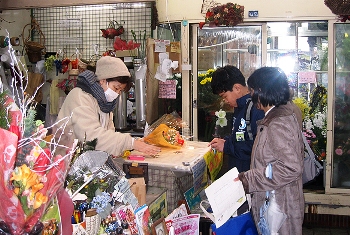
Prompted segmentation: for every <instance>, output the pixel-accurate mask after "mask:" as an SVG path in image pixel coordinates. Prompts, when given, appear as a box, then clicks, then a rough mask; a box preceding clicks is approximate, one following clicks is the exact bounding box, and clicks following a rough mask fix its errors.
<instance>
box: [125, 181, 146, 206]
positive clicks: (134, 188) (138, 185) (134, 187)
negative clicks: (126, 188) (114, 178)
mask: <svg viewBox="0 0 350 235" xmlns="http://www.w3.org/2000/svg"><path fill="white" fill-rule="evenodd" d="M128 181H129V184H130V190H131V192H132V193H133V194H134V195H135V197H136V198H137V200H138V202H139V205H140V206H142V205H144V204H146V184H145V179H144V178H143V177H142V178H131V179H128Z"/></svg>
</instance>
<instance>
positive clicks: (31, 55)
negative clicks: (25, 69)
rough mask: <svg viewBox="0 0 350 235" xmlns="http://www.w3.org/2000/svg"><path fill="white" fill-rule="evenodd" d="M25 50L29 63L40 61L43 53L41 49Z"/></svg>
mask: <svg viewBox="0 0 350 235" xmlns="http://www.w3.org/2000/svg"><path fill="white" fill-rule="evenodd" d="M26 52H27V56H28V60H29V62H30V63H36V62H38V61H40V60H41V58H42V55H43V54H42V52H41V51H32V50H29V49H28V50H26Z"/></svg>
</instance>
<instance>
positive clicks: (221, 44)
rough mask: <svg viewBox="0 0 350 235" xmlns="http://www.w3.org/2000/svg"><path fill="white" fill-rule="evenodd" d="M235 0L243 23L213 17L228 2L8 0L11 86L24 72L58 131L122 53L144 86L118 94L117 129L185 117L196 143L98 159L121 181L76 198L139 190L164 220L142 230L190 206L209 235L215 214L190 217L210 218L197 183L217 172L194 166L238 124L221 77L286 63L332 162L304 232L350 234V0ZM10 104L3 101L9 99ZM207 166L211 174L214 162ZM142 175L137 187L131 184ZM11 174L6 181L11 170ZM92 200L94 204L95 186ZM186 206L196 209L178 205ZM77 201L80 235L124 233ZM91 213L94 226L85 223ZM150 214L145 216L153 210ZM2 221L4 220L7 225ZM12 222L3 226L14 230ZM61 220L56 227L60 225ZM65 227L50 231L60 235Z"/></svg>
mask: <svg viewBox="0 0 350 235" xmlns="http://www.w3.org/2000/svg"><path fill="white" fill-rule="evenodd" d="M233 3H234V4H232V5H230V6H233V7H235V11H234V13H232V14H233V18H234V20H231V21H230V18H229V17H230V15H228V16H225V14H226V13H227V12H226V13H225V12H221V14H222V16H225V17H222V18H220V17H214V16H213V15H210V14H207V12H209V11H210V9H213V8H215V7H218V6H223V5H225V4H231V3H228V2H227V1H224V0H217V1H214V0H191V1H188V0H165V1H162V0H157V1H151V0H143V1H137V0H114V1H109V0H80V1H77V0H70V1H68V0H61V1H59V2H55V1H51V0H50V1H47V0H46V1H45V0H35V1H34V0H17V1H8V0H0V56H1V57H0V59H1V62H0V77H1V81H2V84H3V86H4V87H5V86H8V87H11V84H12V80H14V79H17V80H18V79H19V80H21V79H25V80H26V81H27V84H26V85H25V89H22V90H21V92H22V93H24V94H29V95H31V96H32V98H33V99H34V101H33V102H35V103H36V105H35V115H36V119H39V120H40V121H42V122H41V124H43V126H45V127H50V126H52V125H54V124H55V119H56V117H57V114H58V111H59V109H60V107H61V105H62V103H63V101H64V99H65V97H66V95H67V94H68V93H69V91H70V90H71V89H72V88H74V86H75V85H76V81H77V77H78V74H79V73H80V72H81V71H84V70H85V69H87V68H89V67H90V68H93V67H94V66H95V64H96V61H97V60H98V59H99V58H101V57H102V56H114V57H119V58H121V59H122V60H123V61H124V63H125V64H126V65H127V67H128V68H129V70H130V72H131V74H132V76H133V82H134V83H133V87H132V88H131V89H130V90H129V91H128V92H123V93H122V94H121V95H120V97H119V99H118V103H117V107H116V109H115V111H114V124H115V127H116V131H120V132H125V133H130V135H132V136H135V137H143V136H144V135H145V133H146V131H147V130H149V128H148V126H151V127H153V125H151V124H155V123H157V122H158V121H160V120H161V121H163V120H164V119H167V118H174V117H175V118H178V117H180V118H181V127H180V129H179V131H180V132H181V134H182V136H183V139H184V140H185V141H186V142H187V143H186V146H187V148H186V149H184V150H181V151H174V150H166V151H162V152H164V153H163V154H164V155H167V157H166V158H165V157H164V159H165V160H163V159H162V158H161V157H162V156H161V157H158V158H152V159H144V158H143V159H140V158H136V159H133V160H130V159H129V158H127V156H119V158H116V159H113V161H112V162H113V163H111V162H110V156H104V157H103V159H104V162H93V164H95V165H99V166H100V167H101V168H102V166H104V167H107V168H108V169H109V170H110V171H112V172H114V173H113V174H116V175H117V177H114V178H115V179H109V178H108V177H105V178H104V179H103V180H101V179H100V181H98V183H96V182H94V180H92V178H91V179H90V180H86V179H85V182H84V180H83V183H81V182H80V184H79V187H80V188H79V187H78V188H79V189H77V188H76V190H77V191H76V193H79V195H80V193H81V192H82V191H84V190H85V189H86V188H87V187H84V186H86V185H90V186H89V188H90V189H94V190H95V191H96V189H97V188H99V187H100V185H105V188H107V187H108V185H111V184H114V185H118V187H115V189H116V188H118V190H120V192H123V193H120V192H115V191H114V193H116V195H117V196H116V195H114V196H115V197H117V198H120V197H121V196H118V195H119V194H118V193H120V194H121V195H123V194H124V193H125V194H126V192H127V191H131V192H130V197H133V198H135V197H136V201H138V203H139V204H140V205H143V204H145V205H148V209H149V211H150V217H152V220H153V224H152V225H150V226H149V229H148V231H142V232H141V231H139V233H138V234H163V233H161V232H162V230H166V231H167V229H169V227H168V224H167V223H166V222H167V218H168V216H175V215H174V214H175V213H180V214H182V213H183V214H187V216H188V217H187V221H188V222H187V223H194V222H192V221H195V220H196V221H199V222H198V224H199V227H198V231H197V232H198V233H186V234H199V233H201V234H203V235H204V234H210V220H208V219H207V218H205V216H203V215H202V216H199V217H198V218H192V217H190V215H191V213H192V214H196V213H199V214H201V209H200V208H199V202H200V201H201V199H202V198H201V197H204V196H205V195H203V194H204V190H203V189H204V187H205V185H203V182H202V183H201V182H200V183H199V185H198V184H197V183H198V182H197V181H198V179H201V180H202V181H203V178H205V177H206V174H204V173H203V171H201V173H198V172H197V171H196V172H195V173H194V169H199V168H200V169H203V166H202V165H201V164H202V163H203V162H204V161H203V160H202V159H203V156H204V155H205V154H206V153H207V151H208V147H207V142H210V141H211V139H212V138H213V136H218V137H224V136H225V135H227V134H230V131H231V129H232V123H230V122H227V120H230V118H231V117H232V112H233V111H232V109H231V108H230V107H226V105H225V104H223V102H222V100H221V99H220V97H219V96H217V95H214V94H212V92H211V87H210V81H211V74H212V73H213V71H215V69H216V68H218V67H222V66H225V65H227V64H231V65H234V66H236V67H238V68H239V69H240V70H241V71H242V73H243V74H244V76H245V77H246V78H248V77H249V76H250V75H251V74H252V72H253V71H254V70H255V69H257V68H260V67H262V66H275V67H280V68H281V69H282V70H283V71H284V72H285V73H286V74H287V76H288V80H289V85H290V87H291V88H292V91H293V101H294V102H295V103H296V104H297V105H298V106H299V108H300V109H301V110H302V113H303V125H304V134H305V136H306V137H307V139H308V141H309V143H310V146H312V150H313V151H314V152H315V154H316V156H317V161H318V162H319V163H320V164H321V165H322V167H323V169H322V170H321V172H320V174H319V175H318V176H317V177H316V178H315V179H314V180H313V181H311V182H309V183H306V184H304V196H305V217H304V227H305V228H304V229H303V234H304V233H305V234H318V233H317V232H319V233H321V232H322V233H324V234H332V231H333V233H334V234H350V229H349V228H350V210H349V209H350V200H349V197H350V180H349V179H350V126H349V125H348V123H349V121H348V120H349V119H348V118H347V117H349V110H348V109H347V108H348V107H349V108H350V99H349V97H350V86H349V84H350V76H349V75H350V72H349V70H348V69H350V36H349V35H350V24H348V21H349V20H350V2H349V1H347V0H346V1H344V0H325V1H317V2H315V1H302V0H295V1H293V2H290V1H289V2H287V1H281V0H266V1H249V0H239V1H237V2H233ZM270 6H273V7H270ZM227 19H229V20H227ZM347 43H349V45H348V44H347ZM14 56H15V58H16V59H14ZM14 62H15V64H14ZM16 65H18V66H17V67H16ZM14 67H15V68H16V69H14ZM348 67H349V68H348ZM20 71H22V72H20ZM23 74H24V75H23ZM22 88H23V87H22ZM348 88H349V90H348ZM17 92H18V91H17ZM18 95H19V94H17V96H18ZM19 96H20V95H19ZM0 99H1V102H4V97H3V96H1V97H0ZM21 104H22V105H25V104H26V103H25V102H23V103H21ZM1 108H3V105H1ZM24 110H26V109H24ZM219 110H223V111H225V112H226V117H224V118H226V119H225V120H226V122H223V124H219V125H218V122H217V121H218V116H216V115H215V113H217V111H219ZM27 111H28V112H29V111H30V110H27ZM1 115H3V114H1ZM0 118H1V117H0ZM219 118H220V117H219ZM0 121H3V120H2V119H1V120H0ZM38 126H39V125H38ZM218 126H220V128H218ZM2 135H3V134H2ZM5 138H6V136H5ZM85 144H86V143H85ZM348 147H349V149H348ZM2 148H3V147H2V146H0V149H2ZM209 150H210V148H209ZM126 154H130V153H126V152H125V153H124V155H126ZM83 155H84V154H81V155H80V156H79V157H81V156H83ZM92 156H93V155H92ZM187 156H190V158H188V159H187ZM85 157H86V158H87V157H91V156H88V154H86V155H85ZM72 159H74V157H73V158H72ZM223 159H224V160H223V162H221V164H222V166H221V165H220V167H218V166H216V167H217V168H218V171H219V172H216V177H217V178H218V177H220V176H222V175H223V174H224V173H225V172H226V171H227V170H228V169H227V163H226V162H225V158H223ZM77 162H79V161H77ZM79 164H86V163H84V161H80V162H79ZM72 165H73V166H74V164H73V162H72ZM111 165H112V166H111ZM113 166H114V167H113ZM79 167H80V168H81V165H79V166H77V168H74V167H72V168H71V169H73V171H75V170H77V169H78V168H79ZM85 167H88V166H85ZM89 167H91V166H89ZM204 168H205V172H206V171H207V168H206V165H205V162H204ZM22 170H23V171H25V169H22ZM71 171H72V170H71ZM71 171H69V172H71ZM0 173H1V172H0ZM210 173H212V172H210ZM125 174H126V176H128V180H127V181H126V182H125V181H124V179H125V177H124V175H125ZM96 175H97V174H95V176H94V177H96ZM210 176H212V175H210ZM69 177H71V179H70V180H73V179H72V174H71V173H69V174H67V176H66V181H67V180H68V178H69ZM132 179H134V180H135V182H133V183H130V182H131V181H132ZM213 179H215V177H214V178H213ZM0 180H2V181H4V180H6V176H5V177H2V176H1V174H0ZM138 180H140V181H138ZM211 180H212V179H209V180H208V182H210V181H211ZM102 181H103V182H102ZM136 181H137V182H136ZM208 182H206V183H208ZM77 183H79V182H77ZM129 184H130V185H129ZM135 184H136V185H141V186H140V187H139V186H137V187H136V186H135ZM0 186H1V185H0ZM5 186H6V184H5ZM66 186H67V185H66ZM62 187H63V186H62ZM44 188H45V186H44ZM135 188H136V189H135ZM191 190H192V191H191ZM78 191H79V192H78ZM86 191H89V190H86ZM89 193H90V194H91V192H86V194H89ZM75 196H76V195H75ZM103 196H104V194H101V195H100V199H101V198H102V199H101V200H102V201H103V200H105V199H103ZM125 197H126V196H125ZM125 197H124V196H123V200H124V199H125ZM0 198H1V197H0ZM88 198H89V199H92V198H94V200H95V199H96V197H94V192H93V193H92V195H89V196H88ZM79 200H81V199H79ZM79 200H76V201H79ZM96 200H97V199H96ZM125 200H127V199H125ZM130 200H135V199H130ZM183 202H185V204H183V205H185V208H183V207H182V206H179V205H182V204H181V203H183ZM95 203H96V202H95ZM99 203H101V201H100V202H99ZM107 204H108V203H107ZM131 204H132V203H131ZM109 205H110V204H109ZM113 206H114V205H113ZM76 207H77V208H75V211H77V214H74V215H73V216H72V217H73V218H74V221H73V220H72V223H73V224H75V225H74V226H73V230H74V232H75V233H74V234H123V233H117V232H118V231H117V230H116V229H117V228H119V227H120V226H121V227H123V224H121V225H120V226H119V227H118V226H115V224H116V223H115V218H113V216H111V215H99V217H98V218H99V219H97V218H96V210H95V211H94V212H93V213H92V214H90V216H88V215H87V214H88V213H87V212H88V211H89V210H87V209H86V207H88V206H87V205H86V203H83V202H79V203H77V206H76ZM124 207H125V208H123V209H120V211H118V212H115V213H114V214H118V216H122V215H121V214H123V213H124V215H126V214H127V213H128V209H129V210H130V207H128V206H127V205H126V206H125V205H124ZM140 208H141V207H140ZM27 209H28V208H27ZM131 209H132V208H131ZM122 210H124V212H123V211H122ZM81 211H84V217H85V218H86V221H84V222H85V223H89V224H90V228H89V229H87V227H88V226H86V224H85V225H84V226H82V225H81V223H82V222H83V221H82V219H81V218H78V217H79V216H81V215H80V214H81ZM106 211H107V210H105V211H104V212H106ZM85 212H86V213H85ZM108 212H110V211H108ZM139 213H140V214H141V213H143V214H145V212H144V210H143V208H141V210H139ZM41 214H42V212H41ZM119 214H120V215H119ZM45 215H47V214H45ZM97 215H98V213H97ZM101 216H102V219H101ZM115 216H116V215H115ZM118 216H116V217H118ZM126 217H128V216H126ZM2 219H3V218H1V216H0V223H1V221H2ZM69 219H70V218H69ZM57 220H59V219H57ZM173 220H174V221H175V218H173ZM87 221H88V222H87ZM113 221H114V222H113ZM13 223H14V222H13ZM56 223H57V222H56ZM177 223H181V221H177ZM58 224H59V223H58ZM174 224H176V223H175V222H174ZM112 225H114V227H113V226H112ZM129 225H130V227H129V228H128V226H125V227H126V228H125V227H123V229H124V234H135V233H134V232H133V231H132V229H133V228H132V223H131V222H130V224H129ZM1 226H3V225H0V231H2V230H3V231H4V232H6V228H3V227H1ZM50 226H51V227H52V226H56V224H49V227H50ZM134 226H135V228H134V229H136V227H137V225H134ZM51 227H50V228H49V230H50V229H51V230H52V231H53V230H55V229H53V228H51ZM101 228H103V229H102V232H101ZM45 229H48V228H47V225H45ZM123 229H122V230H123ZM58 230H59V229H56V230H55V231H53V232H55V233H47V234H59V232H60V231H58ZM80 230H81V231H80ZM141 230H142V229H141ZM146 230H147V229H146ZM45 231H46V230H45ZM125 231H128V232H129V233H127V232H125ZM334 231H335V232H334ZM122 232H123V231H122ZM169 232H170V231H169ZM172 232H173V231H172ZM175 233H176V234H181V233H179V232H178V231H175V232H174V233H173V234H175ZM6 234H11V233H6ZM14 234H16V233H14ZM18 234H20V233H18ZM32 234H39V233H32ZM43 234H44V233H43ZM136 234H137V232H136ZM166 234H168V232H167V233H166ZM169 234H170V233H169ZM183 234H185V233H183Z"/></svg>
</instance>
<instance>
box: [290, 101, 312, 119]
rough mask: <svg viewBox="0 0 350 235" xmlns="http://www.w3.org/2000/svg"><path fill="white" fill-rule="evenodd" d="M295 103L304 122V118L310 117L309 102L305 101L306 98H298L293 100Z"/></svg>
mask: <svg viewBox="0 0 350 235" xmlns="http://www.w3.org/2000/svg"><path fill="white" fill-rule="evenodd" d="M293 103H294V104H296V105H297V106H298V107H299V109H300V110H301V114H302V118H303V120H304V118H305V117H306V116H308V114H309V110H310V107H309V105H308V103H307V101H306V100H305V98H302V97H298V98H295V99H294V100H293Z"/></svg>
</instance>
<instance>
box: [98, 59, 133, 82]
mask: <svg viewBox="0 0 350 235" xmlns="http://www.w3.org/2000/svg"><path fill="white" fill-rule="evenodd" d="M95 74H96V76H97V80H98V81H100V80H103V79H108V78H115V77H123V76H126V77H130V76H131V75H130V73H129V70H128V68H127V67H126V65H125V64H124V62H123V61H122V60H121V59H119V58H116V57H111V56H102V57H101V59H99V60H98V61H97V63H96V73H95Z"/></svg>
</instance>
